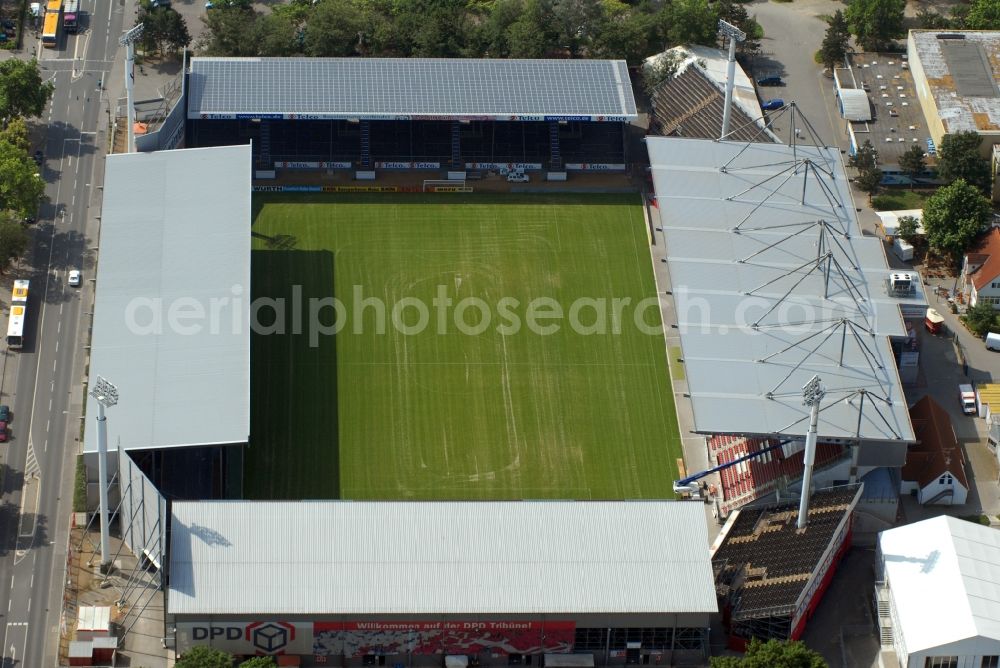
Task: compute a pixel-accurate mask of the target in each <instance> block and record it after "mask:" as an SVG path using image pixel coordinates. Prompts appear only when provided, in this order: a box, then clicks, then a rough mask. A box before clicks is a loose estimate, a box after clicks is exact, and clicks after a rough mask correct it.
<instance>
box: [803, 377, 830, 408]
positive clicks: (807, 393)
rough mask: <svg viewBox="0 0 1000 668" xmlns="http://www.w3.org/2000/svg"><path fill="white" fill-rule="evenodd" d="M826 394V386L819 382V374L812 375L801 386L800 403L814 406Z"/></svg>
mask: <svg viewBox="0 0 1000 668" xmlns="http://www.w3.org/2000/svg"><path fill="white" fill-rule="evenodd" d="M824 396H826V388H825V387H823V383H822V382H820V379H819V376H813V377H812V378H810V379H809V382H808V383H806V384H805V385H803V386H802V403H803V404H805V405H806V406H810V407H811V406H815V405H816V404H818V403H819V402H820V401H822V399H823V397H824Z"/></svg>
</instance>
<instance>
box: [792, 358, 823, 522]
mask: <svg viewBox="0 0 1000 668" xmlns="http://www.w3.org/2000/svg"><path fill="white" fill-rule="evenodd" d="M825 395H826V388H825V387H823V383H821V382H820V380H819V376H813V377H812V378H810V379H809V382H808V383H806V384H805V385H803V386H802V403H803V404H805V405H806V406H808V407H809V431H808V432H806V450H805V452H803V453H802V462H803V464H804V465H805V466H804V468H803V471H802V497H801V498H800V499H799V521H798V523H797V526H798V528H799V529H805V528H806V524H807V522H808V518H809V488H810V487H811V486H812V473H813V464H815V463H816V430H817V428H818V427H819V404H820V402H821V401H822V400H823V397H824V396H825Z"/></svg>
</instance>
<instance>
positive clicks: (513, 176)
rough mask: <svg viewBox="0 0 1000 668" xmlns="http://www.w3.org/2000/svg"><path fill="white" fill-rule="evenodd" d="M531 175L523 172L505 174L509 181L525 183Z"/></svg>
mask: <svg viewBox="0 0 1000 668" xmlns="http://www.w3.org/2000/svg"><path fill="white" fill-rule="evenodd" d="M530 180H531V177H530V176H528V175H527V174H525V173H524V172H510V173H509V174H507V181H508V182H510V183H527V182H528V181H530Z"/></svg>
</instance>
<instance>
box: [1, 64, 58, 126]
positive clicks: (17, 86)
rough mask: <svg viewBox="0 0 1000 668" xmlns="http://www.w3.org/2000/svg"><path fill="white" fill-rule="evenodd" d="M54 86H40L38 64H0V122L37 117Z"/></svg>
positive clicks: (49, 84) (48, 83)
mask: <svg viewBox="0 0 1000 668" xmlns="http://www.w3.org/2000/svg"><path fill="white" fill-rule="evenodd" d="M54 90H55V86H54V85H53V84H52V82H51V81H47V82H45V83H42V73H41V72H40V71H39V69H38V61H37V60H35V59H31V60H27V61H25V60H19V59H17V58H9V59H7V60H5V61H3V62H0V121H2V122H3V123H4V124H6V123H8V122H10V120H11V119H13V118H17V117H20V116H23V117H26V118H30V117H33V116H41V115H42V110H43V109H45V105H46V104H48V102H49V98H51V97H52V91H54Z"/></svg>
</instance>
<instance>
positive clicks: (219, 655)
mask: <svg viewBox="0 0 1000 668" xmlns="http://www.w3.org/2000/svg"><path fill="white" fill-rule="evenodd" d="M174 666H175V668H233V657H232V656H231V655H230V654H227V653H226V652H223V651H222V650H218V649H215V648H214V647H209V646H208V645H198V646H197V647H192V648H191V649H189V650H188V651H186V652H184V656H182V657H181V658H179V659H177V662H176V663H175V664H174Z"/></svg>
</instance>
